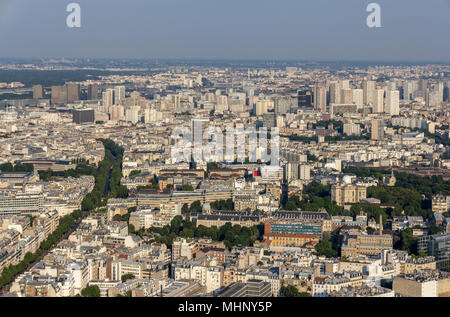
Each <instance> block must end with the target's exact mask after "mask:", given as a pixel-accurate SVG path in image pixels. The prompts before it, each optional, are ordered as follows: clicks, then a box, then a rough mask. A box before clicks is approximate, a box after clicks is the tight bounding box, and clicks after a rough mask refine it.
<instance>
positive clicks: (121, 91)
mask: <svg viewBox="0 0 450 317" xmlns="http://www.w3.org/2000/svg"><path fill="white" fill-rule="evenodd" d="M124 99H125V86H116V87H114V104H115V105H120V104H121V102H122V100H124Z"/></svg>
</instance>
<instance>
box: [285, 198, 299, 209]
mask: <svg viewBox="0 0 450 317" xmlns="http://www.w3.org/2000/svg"><path fill="white" fill-rule="evenodd" d="M286 210H289V211H297V210H298V208H297V205H296V204H295V202H293V201H292V200H288V202H287V204H286Z"/></svg>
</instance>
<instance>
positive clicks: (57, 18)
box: [0, 0, 450, 62]
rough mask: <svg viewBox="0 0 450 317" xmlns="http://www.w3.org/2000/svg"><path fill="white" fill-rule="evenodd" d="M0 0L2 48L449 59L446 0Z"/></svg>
mask: <svg viewBox="0 0 450 317" xmlns="http://www.w3.org/2000/svg"><path fill="white" fill-rule="evenodd" d="M69 2H70V1H60V0H40V1H29V0H28V1H27V0H20V1H12V0H2V1H0V42H1V43H2V50H1V52H0V56H1V57H38V58H48V57H66V58H70V57H77V58H80V57H90V58H94V57H97V58H110V57H113V58H183V59H276V60H280V59H281V60H283V59H295V60H345V61H355V60H358V61H360V60H364V61H439V62H448V61H449V58H448V51H449V50H450V42H449V41H448V30H449V29H450V19H449V18H448V16H449V12H450V3H449V1H447V0H431V1H421V0H396V1H388V0H380V1H377V3H378V4H379V5H380V6H381V9H382V10H381V24H382V27H381V28H373V29H371V28H368V27H367V26H366V17H367V15H368V13H367V12H366V7H367V5H368V4H369V3H371V1H362V0H346V1H334V0H314V1H313V0H305V1H297V0H281V1H272V0H261V1H238V0H229V1H209V0H193V1H186V0H151V1H140V0H131V1H121V0H107V1H106V0H97V1H88V0H79V1H76V2H77V3H79V4H80V6H81V9H82V15H81V20H82V26H81V28H79V29H75V28H74V29H69V28H67V27H66V25H65V20H66V15H67V13H66V12H65V9H66V6H67V4H68V3H69Z"/></svg>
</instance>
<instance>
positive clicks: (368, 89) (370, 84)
mask: <svg viewBox="0 0 450 317" xmlns="http://www.w3.org/2000/svg"><path fill="white" fill-rule="evenodd" d="M363 96H364V104H365V105H366V106H367V105H369V104H372V105H373V103H374V99H375V82H374V81H371V80H369V81H365V82H364V83H363Z"/></svg>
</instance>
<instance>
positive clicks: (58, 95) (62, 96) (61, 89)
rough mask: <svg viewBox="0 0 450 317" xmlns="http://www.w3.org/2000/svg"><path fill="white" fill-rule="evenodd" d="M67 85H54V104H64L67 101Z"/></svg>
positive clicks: (52, 99)
mask: <svg viewBox="0 0 450 317" xmlns="http://www.w3.org/2000/svg"><path fill="white" fill-rule="evenodd" d="M67 100H68V99H67V87H66V86H52V98H51V101H52V104H56V105H62V104H66V103H67V102H68V101H67Z"/></svg>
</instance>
